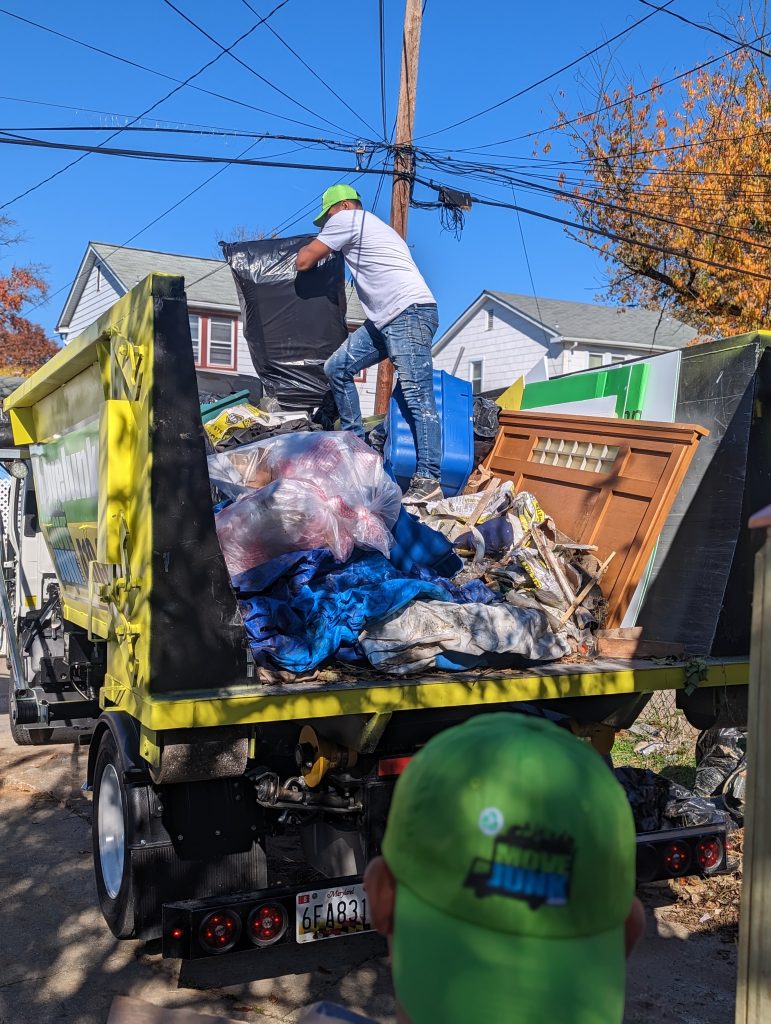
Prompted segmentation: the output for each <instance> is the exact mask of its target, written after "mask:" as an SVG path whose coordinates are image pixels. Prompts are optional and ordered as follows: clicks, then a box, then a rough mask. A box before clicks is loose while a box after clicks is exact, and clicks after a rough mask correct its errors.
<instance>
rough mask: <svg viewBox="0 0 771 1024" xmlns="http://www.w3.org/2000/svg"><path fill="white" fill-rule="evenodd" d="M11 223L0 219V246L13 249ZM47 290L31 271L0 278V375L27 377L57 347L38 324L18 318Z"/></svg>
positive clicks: (13, 269)
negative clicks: (27, 304)
mask: <svg viewBox="0 0 771 1024" xmlns="http://www.w3.org/2000/svg"><path fill="white" fill-rule="evenodd" d="M12 227H13V221H11V220H9V219H8V218H7V217H0V245H8V246H10V245H13V244H14V243H15V242H17V241H18V240H19V239H18V236H14V235H12V234H11V228H12ZM47 288H48V286H47V285H46V283H45V281H44V280H43V279H42V277H40V274H39V272H38V270H37V269H36V268H35V267H29V266H28V267H16V266H14V267H11V270H10V273H9V274H7V275H5V276H3V275H0V374H2V376H8V377H10V376H22V377H24V376H28V375H29V374H30V373H32V372H33V371H34V370H36V369H37V368H38V367H39V366H42V365H43V363H44V362H45V361H46V360H47V359H50V358H51V356H52V355H54V353H55V352H58V350H59V346H58V345H56V343H55V342H53V341H51V340H50V339H49V338H47V337H46V334H45V331H44V330H43V328H42V327H40V325H39V324H33V323H32V322H31V321H30V320H28V319H27V318H26V317H24V316H22V315H21V311H22V309H23V308H24V306H25V304H26V303H28V302H31V301H34V300H35V299H41V298H44V297H45V294H46V291H47Z"/></svg>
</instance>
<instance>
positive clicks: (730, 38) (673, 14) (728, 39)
mask: <svg viewBox="0 0 771 1024" xmlns="http://www.w3.org/2000/svg"><path fill="white" fill-rule="evenodd" d="M640 3H641V4H644V5H645V6H646V7H652V8H653V10H654V11H663V12H664V14H669V15H670V16H671V17H672V18H677V20H678V21H682V22H683V23H684V24H685V25H691V26H692V27H693V28H698V29H701V31H702V32H709V33H710V34H711V35H713V36H718V37H719V38H720V39H724V40H725V41H726V42H727V43H738V44H739V45H741V46H746V47H747V49H748V50H752V51H753V52H755V53H759V54H760V56H761V57H771V50H764V49H762V47H759V46H753V45H752V44H751V43H742V42H741V40H739V39H736V38H734V36H729V35H726V34H725V32H721V31H720V30H719V29H716V28H713V26H712V25H705V24H703V23H702V22H699V21H691V19H690V18H686V17H685V15H683V14H678V13H677V11H668V10H667V9H666V7H667V5H665V6H664V7H657V6H656V4H652V3H650V2H649V0H640Z"/></svg>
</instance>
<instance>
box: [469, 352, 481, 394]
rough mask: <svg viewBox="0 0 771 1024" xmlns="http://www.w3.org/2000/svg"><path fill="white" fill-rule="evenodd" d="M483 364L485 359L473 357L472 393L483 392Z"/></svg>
mask: <svg viewBox="0 0 771 1024" xmlns="http://www.w3.org/2000/svg"><path fill="white" fill-rule="evenodd" d="M482 366H483V360H481V359H472V360H471V362H470V363H469V378H470V380H471V394H472V395H481V394H482Z"/></svg>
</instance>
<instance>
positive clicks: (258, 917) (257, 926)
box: [246, 903, 289, 946]
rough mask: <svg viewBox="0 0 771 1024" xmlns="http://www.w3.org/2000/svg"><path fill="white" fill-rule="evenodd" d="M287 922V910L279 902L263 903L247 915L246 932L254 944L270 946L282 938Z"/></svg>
mask: <svg viewBox="0 0 771 1024" xmlns="http://www.w3.org/2000/svg"><path fill="white" fill-rule="evenodd" d="M288 923H289V922H288V917H287V912H286V910H285V909H284V908H283V907H282V906H281V904H280V903H265V904H263V905H262V906H259V907H255V908H254V910H253V911H252V912H251V914H250V915H249V919H248V921H247V922H246V932H247V935H248V936H249V939H250V941H251V942H253V943H254V945H255V946H272V945H273V943H274V942H278V941H279V940H280V939H283V937H284V935H285V934H286V929H287V925H288Z"/></svg>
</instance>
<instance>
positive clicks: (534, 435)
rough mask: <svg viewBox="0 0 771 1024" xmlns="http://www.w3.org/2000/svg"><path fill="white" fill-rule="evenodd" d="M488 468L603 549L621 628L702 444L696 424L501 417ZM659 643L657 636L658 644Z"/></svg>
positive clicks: (611, 602) (578, 537)
mask: <svg viewBox="0 0 771 1024" xmlns="http://www.w3.org/2000/svg"><path fill="white" fill-rule="evenodd" d="M499 422H500V430H499V431H498V436H497V438H496V441H495V445H494V446H493V450H492V451H491V452H490V454H489V455H488V456H487V458H486V459H485V461H484V465H485V467H486V468H487V469H488V470H490V472H491V473H493V474H494V475H495V476H497V477H500V478H501V479H502V480H512V481H513V482H514V488H515V490H517V491H530V492H531V493H532V494H534V495H535V496H536V498H537V499H538V501H539V502H540V503H541V505H542V506H543V509H544V511H545V512H546V514H547V515H550V516H552V518H553V519H554V521H555V523H556V525H557V527H558V528H559V529H560V530H561V531H562V532H563V533H566V534H568V536H570V537H571V538H572V539H573V540H575V541H577V542H579V543H582V544H596V545H597V552H596V554H597V558H598V559H599V560H600V561H601V562H602V561H604V560H605V559H606V558H607V556H608V555H609V554H610V553H611V552H612V551H615V552H616V557H615V558H614V559H613V561H612V562H611V564H610V566H609V568H608V571H607V573H606V574H605V576H604V578H603V581H602V584H601V586H602V592H603V594H604V595H605V597H606V599H607V601H608V607H609V616H608V620H607V623H606V625H607V626H609V627H614V626H620V625H621V621H622V619H623V617H624V612H625V611H626V609H627V607H628V605H629V602H630V601H631V599H632V595H633V594H634V590H635V587H636V586H637V584H638V582H639V580H640V577H641V576H642V573H643V571H644V570H645V566H646V564H647V562H648V559H649V557H650V555H651V552H652V551H653V548H654V545H655V543H656V539H657V537H658V535H659V532H660V531H661V527H662V526H663V524H664V520H665V519H666V516H667V514H668V512H669V509H670V508H671V505H672V501H673V499H674V497H675V495H676V494H677V491H678V488H679V487H680V484H681V482H682V480H683V477H684V476H685V474H686V471H687V470H688V466H689V465H690V462H691V458H692V457H693V454H694V451H695V449H696V445H697V443H698V441H699V439H700V438H701V437H704V436H706V435H707V434H708V433H709V431H707V430H704V429H703V428H702V427H698V426H695V425H694V424H689V423H688V424H680V423H648V422H645V421H643V420H612V419H604V418H600V417H589V416H564V415H559V414H557V413H539V412H506V411H503V412H501V415H500V420H499ZM651 639H653V638H651Z"/></svg>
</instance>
